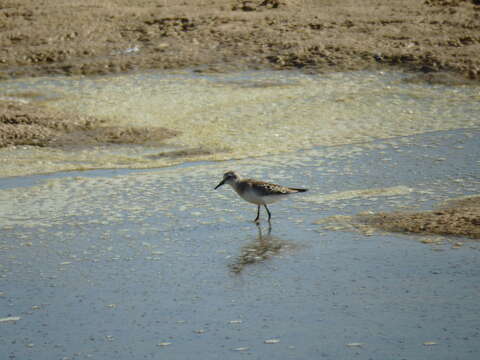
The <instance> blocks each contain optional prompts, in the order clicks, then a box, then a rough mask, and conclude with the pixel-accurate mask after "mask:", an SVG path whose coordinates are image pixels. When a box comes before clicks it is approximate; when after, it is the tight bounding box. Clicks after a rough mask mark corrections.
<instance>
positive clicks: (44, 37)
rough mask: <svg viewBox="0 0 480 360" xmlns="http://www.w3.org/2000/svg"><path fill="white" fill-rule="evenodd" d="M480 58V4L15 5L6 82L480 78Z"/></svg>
mask: <svg viewBox="0 0 480 360" xmlns="http://www.w3.org/2000/svg"><path fill="white" fill-rule="evenodd" d="M479 54H480V1H478V0H420V1H418V0H393V1H392V0H390V1H387V0H365V1H361V2H358V1H355V0H345V1H334V0H252V1H248V0H247V1H244V0H242V1H239V0H211V1H207V0H185V1H176V0H156V1H153V0H133V1H131V0H128V1H127V0H106V1H101V2H98V1H93V0H85V1H81V2H72V1H69V0H58V1H45V0H43V1H37V0H21V1H19V0H7V1H4V2H2V5H1V6H0V78H4V79H5V78H10V77H23V76H37V75H48V74H75V75H76V74H83V75H93V74H109V73H118V72H125V71H131V70H135V69H139V70H145V69H176V68H184V67H190V68H191V67H198V71H226V70H227V71H228V70H231V69H242V68H265V67H269V68H275V69H292V68H295V69H304V70H309V71H314V72H324V71H344V70H360V69H371V68H384V67H392V66H393V67H397V68H398V67H400V68H404V69H408V70H415V71H421V72H423V73H430V74H432V73H433V74H435V73H438V72H441V73H444V72H447V73H450V74H455V75H459V76H460V77H459V78H460V79H473V80H478V79H479V77H480V56H479ZM432 78H433V79H434V81H436V80H435V79H436V78H435V77H434V76H433V77H432V76H431V75H430V76H429V77H427V80H429V79H430V80H431V79H432ZM441 79H442V80H441V81H444V80H443V79H444V76H443V75H442V76H441ZM447 81H452V78H451V76H450V77H447ZM455 81H458V79H457V80H455ZM459 81H463V80H459Z"/></svg>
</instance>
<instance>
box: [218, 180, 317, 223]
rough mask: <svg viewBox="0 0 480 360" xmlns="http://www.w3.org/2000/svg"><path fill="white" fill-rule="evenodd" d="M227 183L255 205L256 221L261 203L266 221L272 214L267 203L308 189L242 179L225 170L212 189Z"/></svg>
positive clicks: (256, 221)
mask: <svg viewBox="0 0 480 360" xmlns="http://www.w3.org/2000/svg"><path fill="white" fill-rule="evenodd" d="M224 184H228V185H230V186H231V187H232V188H233V190H235V192H236V193H237V194H238V195H240V197H241V198H242V199H243V200H245V201H248V202H250V203H253V204H255V205H257V217H256V218H255V220H253V221H254V222H255V223H258V221H259V218H260V206H261V205H263V206H264V207H265V210H266V211H267V214H268V222H269V223H270V219H271V218H272V214H271V213H270V210H269V209H268V207H267V204H273V203H274V202H277V201H279V200H282V199H284V198H286V197H287V195H290V194H295V193H301V192H305V191H307V190H308V189H301V188H291V187H286V186H281V185H276V184H272V183H268V182H265V181H259V180H254V179H242V178H241V177H240V176H239V175H238V174H237V173H235V172H234V171H227V172H226V173H224V174H223V179H222V181H220V183H219V184H218V185H217V186H215V189H214V190H217V189H218V188H219V187H220V186H222V185H224Z"/></svg>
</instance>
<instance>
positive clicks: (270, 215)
mask: <svg viewBox="0 0 480 360" xmlns="http://www.w3.org/2000/svg"><path fill="white" fill-rule="evenodd" d="M263 206H265V210H267V214H268V222H269V223H270V219H271V218H272V214H270V211H269V210H268V207H267V205H265V204H264V205H263ZM258 208H259V209H260V206H259V207H258Z"/></svg>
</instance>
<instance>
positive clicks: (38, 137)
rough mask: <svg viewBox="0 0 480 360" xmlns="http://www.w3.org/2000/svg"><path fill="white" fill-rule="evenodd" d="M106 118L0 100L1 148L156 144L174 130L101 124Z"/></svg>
mask: <svg viewBox="0 0 480 360" xmlns="http://www.w3.org/2000/svg"><path fill="white" fill-rule="evenodd" d="M104 122H105V120H99V119H96V118H94V117H91V116H84V115H77V114H69V113H64V112H60V111H54V110H51V109H46V108H43V107H42V106H38V105H31V104H18V103H10V102H6V101H3V102H2V101H0V148H1V147H6V146H16V145H33V146H41V147H43V146H49V147H73V146H90V145H100V144H145V143H159V142H161V141H163V140H165V139H167V138H170V137H172V136H175V135H176V133H175V132H173V131H171V130H167V129H163V128H153V129H152V128H138V127H113V126H103V124H104Z"/></svg>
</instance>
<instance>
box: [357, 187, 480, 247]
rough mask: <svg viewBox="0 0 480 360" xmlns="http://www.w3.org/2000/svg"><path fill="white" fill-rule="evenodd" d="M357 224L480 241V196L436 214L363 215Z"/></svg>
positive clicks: (458, 201)
mask: <svg viewBox="0 0 480 360" xmlns="http://www.w3.org/2000/svg"><path fill="white" fill-rule="evenodd" d="M356 220H358V221H359V222H360V223H363V224H366V225H369V226H373V227H374V228H377V229H381V230H386V231H390V232H400V233H416V234H424V235H426V234H428V235H432V234H433V235H450V236H464V237H469V238H472V239H480V196H473V197H467V198H460V199H454V200H451V201H448V202H447V203H446V204H444V205H442V206H439V207H438V208H437V209H435V210H432V211H425V212H414V213H405V212H391V213H376V214H372V215H359V216H357V218H356Z"/></svg>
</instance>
